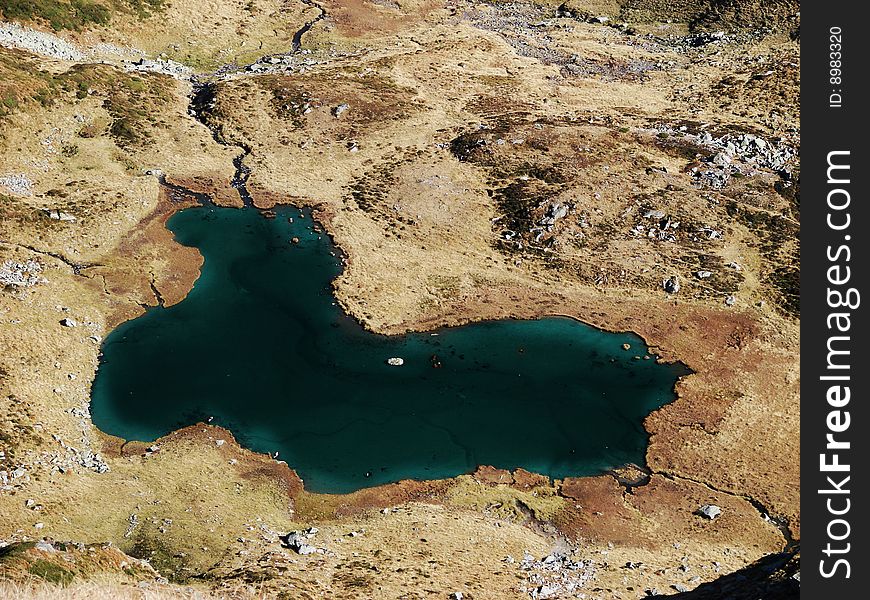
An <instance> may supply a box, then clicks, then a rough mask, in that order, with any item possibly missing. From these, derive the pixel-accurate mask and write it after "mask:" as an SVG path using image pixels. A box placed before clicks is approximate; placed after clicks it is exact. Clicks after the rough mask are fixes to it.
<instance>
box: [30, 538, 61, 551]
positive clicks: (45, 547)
mask: <svg viewBox="0 0 870 600" xmlns="http://www.w3.org/2000/svg"><path fill="white" fill-rule="evenodd" d="M34 547H35V548H36V549H37V550H41V551H42V552H57V550H55V548H54V544H52V543H51V542H48V541H46V540H44V539H43V540H39V541H38V542H36V546H34Z"/></svg>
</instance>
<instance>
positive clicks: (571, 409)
mask: <svg viewBox="0 0 870 600" xmlns="http://www.w3.org/2000/svg"><path fill="white" fill-rule="evenodd" d="M277 213H278V216H277V218H275V219H267V218H264V217H263V216H261V215H260V213H258V212H257V211H255V210H253V209H241V210H239V209H226V208H213V207H211V208H206V207H203V208H193V209H187V210H184V211H182V212H180V213H178V214H176V215H175V216H173V217H172V218H171V219H170V220H169V228H170V229H171V230H172V231H173V232H174V233H175V236H176V239H178V241H180V242H181V243H182V244H185V245H187V246H194V247H196V248H199V250H200V251H201V252H202V254H203V256H204V257H205V264H204V266H203V270H202V276H201V277H200V278H199V280H198V281H197V282H196V285H195V286H194V288H193V290H192V291H191V293H190V294H189V295H188V297H187V298H186V299H185V300H184V301H182V302H181V303H179V304H177V305H175V306H172V307H169V308H163V307H155V308H152V309H150V310H148V311H147V312H146V313H145V314H144V315H143V316H141V317H139V318H137V319H134V320H132V321H129V322H127V323H124V324H122V325H121V326H120V327H118V328H117V329H116V330H115V331H113V332H112V333H111V334H110V335H109V336H108V337H107V338H106V341H105V344H104V346H103V357H102V362H101V365H100V368H99V371H98V373H97V378H96V381H95V382H94V386H93V396H92V407H91V410H92V415H93V420H94V423H95V424H96V425H97V427H99V428H100V429H102V430H103V431H106V432H108V433H111V434H113V435H117V436H120V437H122V438H126V439H131V440H142V441H151V440H154V439H156V438H158V437H160V436H162V435H165V434H167V433H169V432H170V431H172V430H174V429H178V428H179V427H182V426H185V425H190V424H192V423H196V422H198V421H204V420H206V419H207V418H208V417H213V418H214V420H213V423H215V424H219V425H222V426H225V427H227V428H229V429H231V430H232V431H233V433H234V434H235V435H236V437H237V438H238V439H239V441H240V443H242V444H243V445H245V446H247V447H250V448H252V449H255V450H259V451H264V452H275V451H278V452H279V453H280V454H279V458H280V459H283V460H286V461H287V462H288V463H289V464H290V466H292V467H293V468H295V469H296V470H297V471H298V472H299V474H300V475H301V476H302V477H303V479H304V480H305V485H306V488H307V489H309V490H313V491H321V492H349V491H352V490H356V489H359V488H361V487H366V486H370V485H376V484H380V483H385V482H390V481H397V480H399V479H404V478H417V479H434V478H440V477H448V476H455V475H458V474H461V473H466V472H469V471H471V470H473V469H474V468H475V467H476V466H477V465H479V464H488V465H494V466H496V467H504V468H514V467H524V468H526V469H529V470H530V471H535V472H538V473H543V474H547V475H550V476H553V477H564V476H568V475H584V474H593V473H599V472H601V471H603V470H606V469H608V468H612V467H615V466H620V465H623V464H625V463H628V462H636V463H641V464H643V461H644V453H645V450H646V445H647V434H646V432H645V431H644V429H643V427H642V420H643V418H644V417H645V416H646V415H648V414H649V413H650V412H651V411H652V410H654V409H656V408H658V407H660V406H662V405H663V404H665V403H667V402H670V401H671V400H673V391H672V390H673V385H674V382H675V380H676V378H677V377H678V376H679V375H682V374H685V373H686V371H685V369H684V368H683V367H681V366H679V365H661V364H656V362H655V361H654V360H633V358H632V357H633V356H634V355H637V354H641V355H642V354H644V352H645V351H646V347H645V346H644V344H643V342H642V340H641V339H640V338H638V337H637V336H634V335H631V334H612V333H605V332H602V331H599V330H596V329H594V328H592V327H588V326H585V325H583V324H581V323H578V322H576V321H573V320H570V319H564V318H548V319H541V320H535V321H498V322H487V323H480V324H475V325H468V326H464V327H458V328H451V329H443V330H440V331H437V332H432V333H425V334H412V335H404V336H396V337H386V336H379V335H374V334H371V333H367V332H365V331H364V330H363V329H362V328H361V327H360V326H359V325H357V324H356V323H355V322H354V321H353V320H351V319H349V318H348V317H346V316H345V315H344V314H343V313H342V311H341V310H340V309H339V307H337V306H336V304H335V301H334V299H333V297H332V295H331V291H330V282H331V280H332V279H333V278H334V277H335V276H336V275H338V273H339V271H340V268H341V267H340V262H339V260H338V259H337V258H336V257H335V256H333V255H332V254H331V252H332V251H334V248H333V247H332V246H331V243H330V242H329V240H328V239H327V237H326V236H325V235H322V234H321V235H318V234H316V233H313V232H312V231H311V230H310V227H311V225H312V222H311V218H310V215H307V214H306V216H305V218H302V219H301V218H299V214H300V211H299V210H296V209H289V208H284V209H279V210H278V211H277ZM287 217H293V218H294V222H293V223H289V222H288V218H287ZM294 236H296V237H298V238H300V240H301V241H300V243H299V244H292V243H291V242H290V240H291V238H292V237H294ZM625 342H627V343H629V344H631V346H632V349H631V351H630V352H626V351H624V350H623V349H622V344H623V343H625ZM433 355H436V356H437V360H438V361H440V363H441V367H440V368H434V367H433V366H432V364H433V359H432V357H433ZM390 357H401V358H403V359H404V360H405V364H404V366H400V367H394V366H389V365H387V364H386V359H388V358H390Z"/></svg>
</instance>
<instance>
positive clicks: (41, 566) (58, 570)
mask: <svg viewBox="0 0 870 600" xmlns="http://www.w3.org/2000/svg"><path fill="white" fill-rule="evenodd" d="M27 572H28V573H30V574H31V575H35V576H37V577H40V578H42V579H44V580H46V581H48V582H49V583H54V584H56V585H63V586H66V585H69V584H70V583H72V580H73V579H75V574H74V573H73V572H72V571H68V570H67V569H64V568H63V567H61V566H60V565H56V564H54V563H53V562H49V561H47V560H42V559H37V560H35V561H33V562H32V563H31V564H30V566H29V567H28V568H27Z"/></svg>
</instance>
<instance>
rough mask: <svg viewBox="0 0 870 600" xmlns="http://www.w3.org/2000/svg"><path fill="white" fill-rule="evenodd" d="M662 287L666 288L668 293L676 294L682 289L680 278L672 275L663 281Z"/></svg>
mask: <svg viewBox="0 0 870 600" xmlns="http://www.w3.org/2000/svg"><path fill="white" fill-rule="evenodd" d="M662 287H664V288H665V291H666V292H667V293H669V294H676V293H677V292H679V291H680V280H679V278H678V277H677V276H676V275H672V276H671V277H669V278H668V279H665V280H664V281H663V282H662Z"/></svg>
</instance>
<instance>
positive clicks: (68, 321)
mask: <svg viewBox="0 0 870 600" xmlns="http://www.w3.org/2000/svg"><path fill="white" fill-rule="evenodd" d="M60 324H61V325H63V326H64V327H78V323H76V322H75V321H74V320H73V319H70V318H69V317H66V318H63V319H61V320H60Z"/></svg>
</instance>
